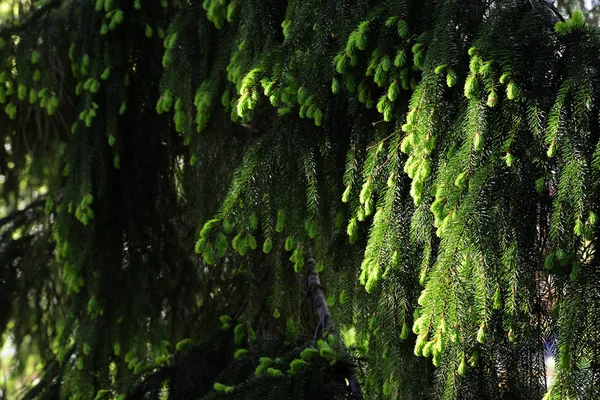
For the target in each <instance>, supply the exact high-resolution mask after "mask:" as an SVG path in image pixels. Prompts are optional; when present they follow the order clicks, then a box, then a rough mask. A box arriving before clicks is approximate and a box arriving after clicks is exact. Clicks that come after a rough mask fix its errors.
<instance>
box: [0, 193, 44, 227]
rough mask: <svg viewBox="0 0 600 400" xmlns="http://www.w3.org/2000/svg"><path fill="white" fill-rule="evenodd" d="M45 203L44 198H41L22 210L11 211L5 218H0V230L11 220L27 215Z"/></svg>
mask: <svg viewBox="0 0 600 400" xmlns="http://www.w3.org/2000/svg"><path fill="white" fill-rule="evenodd" d="M45 202H46V196H41V197H39V198H38V199H36V200H34V201H33V202H31V203H29V204H28V205H27V206H26V207H25V208H23V209H21V210H16V211H13V212H11V213H10V214H8V215H7V216H6V217H4V218H0V228H1V227H3V226H4V225H6V224H8V223H9V222H11V221H12V220H14V219H16V218H17V217H19V216H21V215H23V214H25V213H27V212H28V211H30V210H32V209H34V208H36V207H39V206H41V205H43V204H45Z"/></svg>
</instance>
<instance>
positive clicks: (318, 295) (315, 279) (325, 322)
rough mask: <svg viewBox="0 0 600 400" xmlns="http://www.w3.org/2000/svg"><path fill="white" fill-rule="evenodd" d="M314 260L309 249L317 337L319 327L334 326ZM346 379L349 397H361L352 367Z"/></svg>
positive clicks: (310, 282)
mask: <svg viewBox="0 0 600 400" xmlns="http://www.w3.org/2000/svg"><path fill="white" fill-rule="evenodd" d="M316 264H317V263H316V261H315V259H314V257H313V256H312V254H311V252H310V251H309V254H308V257H307V260H306V265H307V267H308V289H307V290H308V292H309V293H310V295H311V297H312V300H313V304H314V305H315V307H316V308H317V313H318V314H319V325H317V329H316V330H315V339H316V338H317V333H318V331H319V327H320V328H321V331H322V332H323V333H325V332H330V333H333V332H335V327H334V326H333V322H332V318H331V312H330V311H329V306H328V305H327V300H326V299H325V295H324V294H323V287H322V286H321V279H320V278H319V273H318V272H317V270H316ZM346 379H347V380H348V387H349V389H350V396H351V397H350V398H353V399H361V398H362V391H361V389H360V385H359V383H358V381H357V380H356V376H355V375H354V371H353V370H352V368H348V375H347V376H346Z"/></svg>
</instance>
